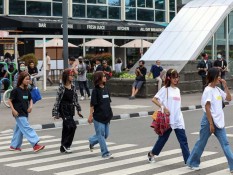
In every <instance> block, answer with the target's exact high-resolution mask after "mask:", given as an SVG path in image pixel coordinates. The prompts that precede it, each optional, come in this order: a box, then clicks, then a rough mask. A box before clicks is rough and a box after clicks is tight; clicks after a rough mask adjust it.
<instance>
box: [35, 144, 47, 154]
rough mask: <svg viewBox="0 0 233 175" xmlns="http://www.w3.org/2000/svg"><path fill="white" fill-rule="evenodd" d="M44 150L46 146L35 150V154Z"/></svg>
mask: <svg viewBox="0 0 233 175" xmlns="http://www.w3.org/2000/svg"><path fill="white" fill-rule="evenodd" d="M44 148H45V146H42V147H41V148H40V149H37V150H34V152H35V153H36V152H38V151H40V150H43V149H44Z"/></svg>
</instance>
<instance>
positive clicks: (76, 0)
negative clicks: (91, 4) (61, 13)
mask: <svg viewBox="0 0 233 175" xmlns="http://www.w3.org/2000/svg"><path fill="white" fill-rule="evenodd" d="M74 2H76V3H85V0H73V3H74Z"/></svg>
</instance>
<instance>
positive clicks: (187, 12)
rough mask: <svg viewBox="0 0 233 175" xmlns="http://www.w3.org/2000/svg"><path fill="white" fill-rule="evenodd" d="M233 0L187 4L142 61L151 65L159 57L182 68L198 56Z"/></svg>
mask: <svg viewBox="0 0 233 175" xmlns="http://www.w3.org/2000/svg"><path fill="white" fill-rule="evenodd" d="M232 10H233V0H194V1H191V2H189V3H187V4H186V5H185V6H184V7H183V8H182V9H181V10H180V11H179V13H178V14H177V15H176V16H175V18H174V19H173V20H172V21H171V23H170V24H169V25H168V26H167V27H166V29H165V30H164V31H163V32H162V34H161V35H160V36H159V37H158V38H157V39H156V40H155V42H154V43H153V45H152V46H151V47H150V48H149V49H148V50H147V52H146V53H145V54H144V55H143V56H142V58H141V60H144V61H145V62H146V67H150V66H151V64H152V63H154V62H155V60H161V65H162V66H163V67H165V68H166V69H167V68H175V69H177V70H178V71H180V70H181V69H182V68H183V67H184V65H185V64H186V63H187V62H188V61H189V60H194V59H196V58H197V57H198V55H199V54H200V53H201V51H202V50H203V49H204V47H205V46H206V45H207V43H208V42H209V40H210V39H211V38H212V36H213V35H214V33H215V32H216V31H217V29H218V28H219V26H220V25H221V24H222V23H223V21H224V19H225V18H226V17H227V15H228V14H229V13H230V12H231V11H232Z"/></svg>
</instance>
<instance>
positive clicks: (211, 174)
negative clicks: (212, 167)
mask: <svg viewBox="0 0 233 175" xmlns="http://www.w3.org/2000/svg"><path fill="white" fill-rule="evenodd" d="M219 174H230V170H229V169H224V170H220V171H216V172H213V173H210V174H206V175H219Z"/></svg>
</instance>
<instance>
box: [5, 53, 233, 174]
mask: <svg viewBox="0 0 233 175" xmlns="http://www.w3.org/2000/svg"><path fill="white" fill-rule="evenodd" d="M217 57H218V59H217V60H216V61H215V62H214V63H213V64H212V62H210V61H209V60H208V55H207V54H206V53H203V54H202V60H201V61H200V62H199V63H198V66H197V69H198V74H199V75H200V76H201V77H202V82H203V94H202V99H201V105H202V109H203V113H204V114H203V118H202V120H201V129H200V135H199V138H198V140H197V142H196V144H195V145H194V148H193V149H192V151H191V152H190V149H189V146H188V139H187V136H186V133H185V123H184V119H183V114H182V112H181V94H180V89H179V88H178V83H179V73H178V72H177V70H175V69H169V70H168V71H167V72H166V74H165V76H164V78H162V73H163V68H162V67H161V66H160V61H159V60H157V61H156V62H155V64H154V65H152V66H151V69H150V72H149V74H148V77H150V75H151V74H152V75H153V79H155V81H157V82H158V92H157V93H156V94H155V96H154V97H153V98H152V102H153V103H154V104H155V105H157V106H158V107H159V108H161V109H162V110H163V111H164V112H165V114H167V115H169V117H170V123H169V124H170V128H169V129H168V130H167V131H166V132H165V133H164V134H163V135H159V136H158V139H157V141H156V143H155V145H154V146H153V148H152V149H151V150H150V151H149V152H148V154H147V157H148V161H149V162H150V163H154V162H155V161H156V157H155V156H159V154H160V152H161V151H162V149H163V147H164V145H165V144H166V142H167V140H168V139H169V136H170V134H171V132H172V131H173V130H174V132H175V134H176V137H177V140H178V142H179V144H180V148H181V150H182V155H183V159H184V163H185V165H187V166H188V167H190V168H191V169H192V170H200V166H199V165H200V158H201V155H202V153H203V151H204V148H205V145H206V143H207V141H208V138H209V137H210V136H211V134H214V135H215V136H216V137H217V139H218V140H219V143H220V145H221V147H222V149H223V151H224V154H225V156H226V158H227V160H228V165H229V169H230V172H231V173H233V153H232V150H231V148H230V145H229V142H228V140H227V136H226V131H225V120H224V112H223V107H224V106H223V104H224V103H223V102H224V101H225V100H226V101H231V94H230V92H229V89H228V86H227V83H226V81H225V80H224V78H225V72H226V66H227V65H226V62H225V61H224V60H223V58H222V55H221V54H220V53H219V54H218V56H217ZM117 62H118V64H119V65H118V66H119V67H121V66H122V62H121V60H120V59H119V60H117ZM118 66H117V67H118ZM129 67H130V66H129ZM131 68H132V67H131ZM27 69H28V71H25V70H26V66H25V64H24V63H20V64H19V68H18V70H19V71H18V73H17V74H16V77H15V80H16V82H17V83H16V85H15V88H14V90H12V92H11V95H10V99H9V104H10V107H11V110H12V115H13V117H14V118H15V120H16V127H15V130H14V134H13V138H12V141H11V144H10V150H11V151H21V149H22V148H21V145H22V139H23V136H24V137H25V138H26V139H27V140H28V141H29V142H30V144H31V145H32V147H33V150H34V152H37V151H40V150H43V149H44V148H45V146H43V145H39V141H40V139H39V137H38V135H37V134H36V132H35V130H33V129H32V128H31V127H30V124H29V122H28V115H29V113H30V112H31V111H32V99H31V95H30V91H29V90H28V84H29V82H30V74H31V75H35V74H37V73H38V70H37V69H36V68H35V65H34V63H33V62H30V63H29V67H28V68H27ZM119 70H121V69H120V68H119ZM87 71H88V65H86V64H85V62H84V60H83V57H79V58H78V62H77V61H76V60H75V59H74V58H70V59H69V68H68V69H65V70H64V71H63V73H62V84H61V85H60V86H59V88H58V91H57V97H56V100H55V104H54V107H53V110H52V116H53V117H54V119H59V118H61V119H62V120H63V128H62V134H61V146H60V152H61V153H71V152H72V149H71V147H72V142H73V139H74V135H75V131H76V124H75V121H74V118H73V117H74V116H75V113H76V112H75V108H76V111H77V114H78V116H79V117H83V116H82V114H81V106H80V105H79V102H78V95H77V87H79V89H80V94H81V98H80V100H83V99H84V91H83V90H84V89H85V91H86V93H87V95H88V99H90V109H89V111H90V114H89V117H88V122H89V123H90V124H91V123H93V124H94V129H95V134H94V135H92V136H90V137H89V139H88V140H89V149H90V151H93V150H94V147H95V145H96V144H99V145H100V151H101V156H102V158H107V159H111V158H114V157H113V155H112V154H111V153H110V151H109V149H108V146H107V144H106V139H107V138H108V137H109V133H110V120H111V119H112V117H113V112H112V109H111V105H110V103H111V97H110V91H109V89H108V88H107V86H106V82H107V81H108V80H109V79H110V78H111V76H112V70H111V68H110V66H109V65H108V63H107V61H106V60H103V61H102V62H101V61H100V60H98V59H97V60H96V64H95V67H94V73H93V83H94V88H93V90H92V93H90V91H89V89H88V86H87V79H86V73H87ZM119 72H120V71H119ZM146 74H147V69H146V67H145V61H143V60H140V61H139V66H138V67H137V68H136V69H135V75H136V78H135V81H134V83H133V85H132V94H131V96H130V99H134V98H135V96H136V94H137V93H138V91H139V90H140V88H141V87H142V84H143V83H144V82H145V80H146ZM75 76H76V80H77V82H78V86H75V85H74V84H73V82H74V79H75ZM163 82H164V86H162V83H163ZM220 84H221V86H222V88H219V87H218V85H220Z"/></svg>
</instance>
